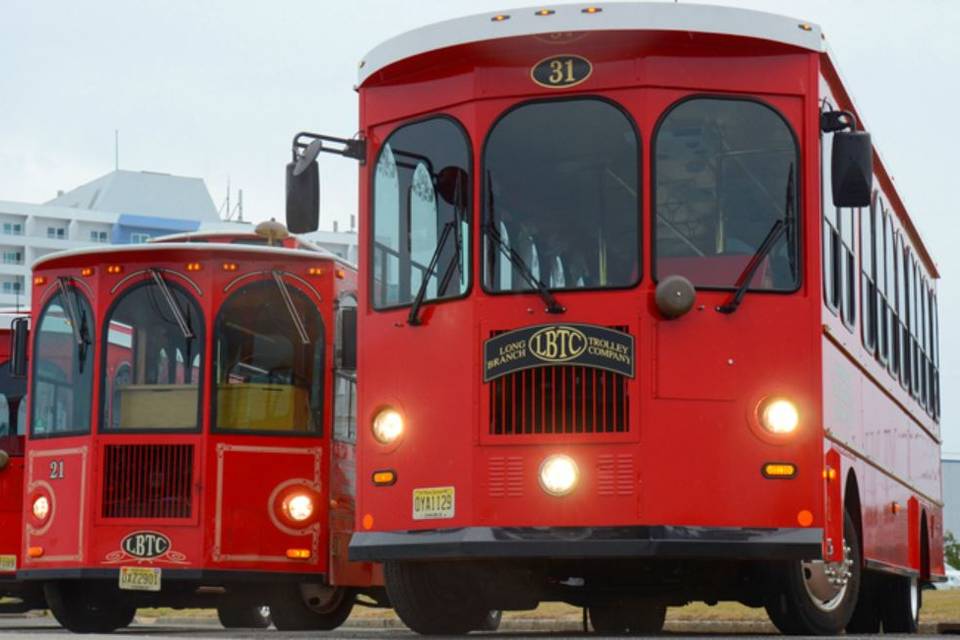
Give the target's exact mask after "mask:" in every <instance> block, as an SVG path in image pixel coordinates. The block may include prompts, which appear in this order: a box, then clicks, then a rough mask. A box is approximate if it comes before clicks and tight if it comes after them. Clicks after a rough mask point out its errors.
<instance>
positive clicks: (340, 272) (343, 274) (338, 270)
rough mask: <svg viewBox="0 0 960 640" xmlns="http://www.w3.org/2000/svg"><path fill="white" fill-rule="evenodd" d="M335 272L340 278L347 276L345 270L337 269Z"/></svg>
mask: <svg viewBox="0 0 960 640" xmlns="http://www.w3.org/2000/svg"><path fill="white" fill-rule="evenodd" d="M336 273H337V277H338V278H341V279H343V278H345V277H346V276H347V272H346V271H344V270H343V269H337V271H336Z"/></svg>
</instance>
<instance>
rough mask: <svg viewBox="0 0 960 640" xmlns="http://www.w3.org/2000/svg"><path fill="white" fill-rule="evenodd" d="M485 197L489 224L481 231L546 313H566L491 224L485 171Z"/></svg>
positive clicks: (490, 194) (490, 187) (490, 190)
mask: <svg viewBox="0 0 960 640" xmlns="http://www.w3.org/2000/svg"><path fill="white" fill-rule="evenodd" d="M487 194H488V195H487V197H488V198H489V202H490V207H489V214H490V218H489V220H490V221H489V222H488V223H487V224H485V225H483V231H484V233H485V234H486V235H487V237H489V238H490V239H491V240H493V243H494V244H495V245H497V248H498V249H499V250H500V253H502V254H503V255H504V256H506V258H507V259H508V260H510V262H511V263H512V264H513V266H514V267H516V268H517V271H519V272H520V275H521V276H523V279H524V280H526V281H527V284H528V285H530V287H532V288H533V289H536V290H537V293H539V294H540V297H541V298H543V301H544V302H545V303H546V304H547V313H563V312H564V311H566V310H567V309H566V307H564V306H563V305H561V304H560V303H559V302H557V299H556V298H555V297H553V294H552V293H550V289H548V288H547V285H545V284H543V281H542V280H540V278H537V277H536V276H534V275H533V271H531V270H530V267H529V266H527V263H526V261H525V260H524V259H523V257H522V256H521V255H520V254H519V253H517V251H516V249H514V248H513V247H509V246H507V243H506V242H504V241H503V238H501V237H500V232H499V231H497V228H496V227H495V226H494V223H493V212H494V208H493V180H492V179H491V177H490V172H489V171H487Z"/></svg>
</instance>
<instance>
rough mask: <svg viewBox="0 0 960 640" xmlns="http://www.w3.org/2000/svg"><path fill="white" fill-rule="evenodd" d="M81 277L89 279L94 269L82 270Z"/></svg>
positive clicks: (85, 268) (86, 268)
mask: <svg viewBox="0 0 960 640" xmlns="http://www.w3.org/2000/svg"><path fill="white" fill-rule="evenodd" d="M80 275H82V276H83V277H84V278H89V277H90V276H92V275H93V267H84V268H83V269H80Z"/></svg>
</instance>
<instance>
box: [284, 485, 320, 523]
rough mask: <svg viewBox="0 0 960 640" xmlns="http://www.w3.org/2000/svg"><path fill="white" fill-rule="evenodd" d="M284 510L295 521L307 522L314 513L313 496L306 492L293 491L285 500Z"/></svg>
mask: <svg viewBox="0 0 960 640" xmlns="http://www.w3.org/2000/svg"><path fill="white" fill-rule="evenodd" d="M283 512H284V513H285V514H286V515H287V517H288V518H290V519H291V520H293V521H294V522H306V521H307V520H309V519H310V516H312V515H313V498H312V497H310V495H308V494H306V493H300V492H297V493H291V494H290V495H289V496H287V497H286V498H284V500H283Z"/></svg>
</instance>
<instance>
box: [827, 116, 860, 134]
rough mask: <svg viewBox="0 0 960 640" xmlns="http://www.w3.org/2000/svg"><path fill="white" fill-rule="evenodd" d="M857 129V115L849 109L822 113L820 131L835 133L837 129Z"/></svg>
mask: <svg viewBox="0 0 960 640" xmlns="http://www.w3.org/2000/svg"><path fill="white" fill-rule="evenodd" d="M844 129H850V131H856V130H857V117H856V116H855V115H853V114H852V113H851V112H849V111H824V112H822V113H821V114H820V131H822V132H823V133H834V132H836V131H843V130H844Z"/></svg>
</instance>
